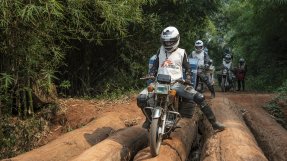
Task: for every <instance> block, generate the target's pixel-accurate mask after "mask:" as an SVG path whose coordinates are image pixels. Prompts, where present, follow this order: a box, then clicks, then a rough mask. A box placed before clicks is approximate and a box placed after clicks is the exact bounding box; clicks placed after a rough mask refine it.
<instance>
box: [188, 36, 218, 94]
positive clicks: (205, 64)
mask: <svg viewBox="0 0 287 161" xmlns="http://www.w3.org/2000/svg"><path fill="white" fill-rule="evenodd" d="M194 46H195V51H192V53H191V54H190V55H189V57H191V58H197V59H198V60H199V61H198V66H199V70H197V71H198V72H197V76H198V77H199V78H200V79H201V80H202V81H203V82H204V83H205V84H206V86H207V87H208V89H209V91H210V92H211V97H212V98H214V97H215V90H214V87H213V84H212V83H211V82H210V81H209V77H208V75H207V74H205V72H204V71H205V70H208V69H209V67H210V65H209V62H210V58H209V55H208V53H207V52H205V51H204V46H203V42H202V41H201V40H197V41H196V42H195V44H194ZM198 82H199V81H197V83H196V84H197V85H198ZM197 85H196V86H195V87H197ZM195 89H196V88H195Z"/></svg>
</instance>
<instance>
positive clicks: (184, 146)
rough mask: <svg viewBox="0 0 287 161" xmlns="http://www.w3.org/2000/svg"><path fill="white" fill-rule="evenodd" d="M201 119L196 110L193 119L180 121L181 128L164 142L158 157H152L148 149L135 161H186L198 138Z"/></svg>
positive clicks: (137, 156) (138, 155) (142, 151)
mask: <svg viewBox="0 0 287 161" xmlns="http://www.w3.org/2000/svg"><path fill="white" fill-rule="evenodd" d="M201 117H202V115H199V112H198V109H196V111H195V112H194V115H193V117H192V118H183V119H181V120H180V121H179V123H178V126H180V127H181V128H178V129H176V130H175V131H174V132H172V133H171V137H170V138H169V139H165V140H164V141H163V143H162V145H161V148H160V152H159V155H158V156H156V157H152V156H151V154H150V149H149V147H147V148H145V149H143V150H141V151H140V152H139V153H138V154H137V155H136V156H135V158H134V161H143V160H150V161H151V160H153V161H163V160H164V161H175V160H176V161H178V160H182V161H185V160H186V159H187V157H188V155H189V152H190V149H191V146H192V143H193V141H194V140H195V138H196V136H197V132H198V121H199V120H200V118H201Z"/></svg>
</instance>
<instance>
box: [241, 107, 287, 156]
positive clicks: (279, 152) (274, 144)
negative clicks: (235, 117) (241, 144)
mask: <svg viewBox="0 0 287 161" xmlns="http://www.w3.org/2000/svg"><path fill="white" fill-rule="evenodd" d="M261 110H262V111H261ZM261 110H257V111H256V112H257V113H251V111H247V112H246V113H245V114H244V115H243V118H244V120H245V122H246V124H247V125H248V127H249V128H250V129H251V131H252V132H253V134H254V135H255V136H256V140H257V142H258V144H259V145H260V146H261V147H262V150H263V151H264V153H265V155H266V157H267V158H268V159H269V160H270V161H277V160H278V161H279V160H287V131H286V130H285V129H284V128H283V127H282V126H280V125H279V124H278V123H276V121H275V120H273V119H272V118H270V117H269V116H268V114H267V113H266V112H265V111H263V109H261ZM260 115H261V116H260ZM252 120H257V121H252Z"/></svg>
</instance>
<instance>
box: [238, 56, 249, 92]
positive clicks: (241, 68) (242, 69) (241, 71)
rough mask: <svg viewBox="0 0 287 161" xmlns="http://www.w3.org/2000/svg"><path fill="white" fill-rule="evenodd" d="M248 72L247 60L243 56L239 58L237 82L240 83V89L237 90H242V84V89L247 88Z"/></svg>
mask: <svg viewBox="0 0 287 161" xmlns="http://www.w3.org/2000/svg"><path fill="white" fill-rule="evenodd" d="M246 72H247V65H246V64H245V60H244V59H243V58H240V59H239V64H238V67H237V69H236V78H237V84H238V89H237V91H240V90H241V85H242V90H243V91H244V90H245V81H244V80H245V75H246Z"/></svg>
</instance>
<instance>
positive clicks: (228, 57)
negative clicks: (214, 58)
mask: <svg viewBox="0 0 287 161" xmlns="http://www.w3.org/2000/svg"><path fill="white" fill-rule="evenodd" d="M224 61H225V62H226V63H229V62H231V55H230V54H226V55H225V56H224Z"/></svg>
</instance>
